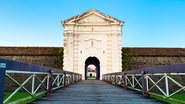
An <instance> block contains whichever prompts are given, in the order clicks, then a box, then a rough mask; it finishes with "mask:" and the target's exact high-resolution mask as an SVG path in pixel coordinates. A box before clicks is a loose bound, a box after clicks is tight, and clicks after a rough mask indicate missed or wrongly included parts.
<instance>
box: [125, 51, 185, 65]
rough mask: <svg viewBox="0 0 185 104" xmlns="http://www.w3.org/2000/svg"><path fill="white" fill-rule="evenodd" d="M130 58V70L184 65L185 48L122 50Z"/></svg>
mask: <svg viewBox="0 0 185 104" xmlns="http://www.w3.org/2000/svg"><path fill="white" fill-rule="evenodd" d="M122 51H123V52H126V53H127V54H128V56H129V58H130V61H129V65H130V66H131V67H130V69H141V68H146V67H152V66H158V65H170V64H178V63H185V48H122Z"/></svg>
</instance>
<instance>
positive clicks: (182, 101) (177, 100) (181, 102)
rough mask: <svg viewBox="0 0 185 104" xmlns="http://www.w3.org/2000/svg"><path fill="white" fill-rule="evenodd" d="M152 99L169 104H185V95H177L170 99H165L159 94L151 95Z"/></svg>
mask: <svg viewBox="0 0 185 104" xmlns="http://www.w3.org/2000/svg"><path fill="white" fill-rule="evenodd" d="M150 97H152V98H155V99H158V100H160V101H164V102H167V103H169V104H185V94H175V95H173V96H171V97H169V98H165V97H164V96H162V95H158V94H150Z"/></svg>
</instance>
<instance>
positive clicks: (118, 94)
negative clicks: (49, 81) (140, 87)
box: [31, 80, 164, 104]
mask: <svg viewBox="0 0 185 104" xmlns="http://www.w3.org/2000/svg"><path fill="white" fill-rule="evenodd" d="M31 104H164V103H161V102H159V101H156V100H154V99H150V98H148V97H144V96H142V95H141V94H137V93H135V92H133V91H128V90H125V89H123V88H121V87H117V86H114V85H111V84H108V83H106V82H103V81H100V80H84V81H81V82H78V83H77V84H74V85H70V86H68V87H66V88H62V89H60V90H58V91H56V92H55V93H53V95H52V96H49V97H43V98H41V99H39V100H37V101H35V102H33V103H31Z"/></svg>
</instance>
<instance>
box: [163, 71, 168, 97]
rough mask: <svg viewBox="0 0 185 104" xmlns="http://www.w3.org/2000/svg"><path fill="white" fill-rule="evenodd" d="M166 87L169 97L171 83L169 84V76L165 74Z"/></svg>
mask: <svg viewBox="0 0 185 104" xmlns="http://www.w3.org/2000/svg"><path fill="white" fill-rule="evenodd" d="M164 78H165V86H166V97H169V83H168V74H167V73H164Z"/></svg>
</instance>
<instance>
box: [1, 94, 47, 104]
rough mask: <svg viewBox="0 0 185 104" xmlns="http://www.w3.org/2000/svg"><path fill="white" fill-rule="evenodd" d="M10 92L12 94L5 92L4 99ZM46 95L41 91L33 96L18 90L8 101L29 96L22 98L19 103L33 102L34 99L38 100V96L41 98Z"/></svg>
mask: <svg viewBox="0 0 185 104" xmlns="http://www.w3.org/2000/svg"><path fill="white" fill-rule="evenodd" d="M10 94H11V93H10V92H4V95H3V99H4V100H5V99H6V98H8V96H9V95H10ZM44 95H45V94H44V93H39V94H37V95H36V96H31V95H30V94H29V93H27V92H17V93H16V94H15V95H14V96H13V97H12V98H11V99H10V100H9V101H8V102H7V103H10V102H15V101H18V100H20V99H23V98H27V99H24V100H21V102H20V101H18V103H19V104H20V103H21V104H25V103H28V102H32V101H34V100H36V99H38V98H40V97H42V96H44Z"/></svg>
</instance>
